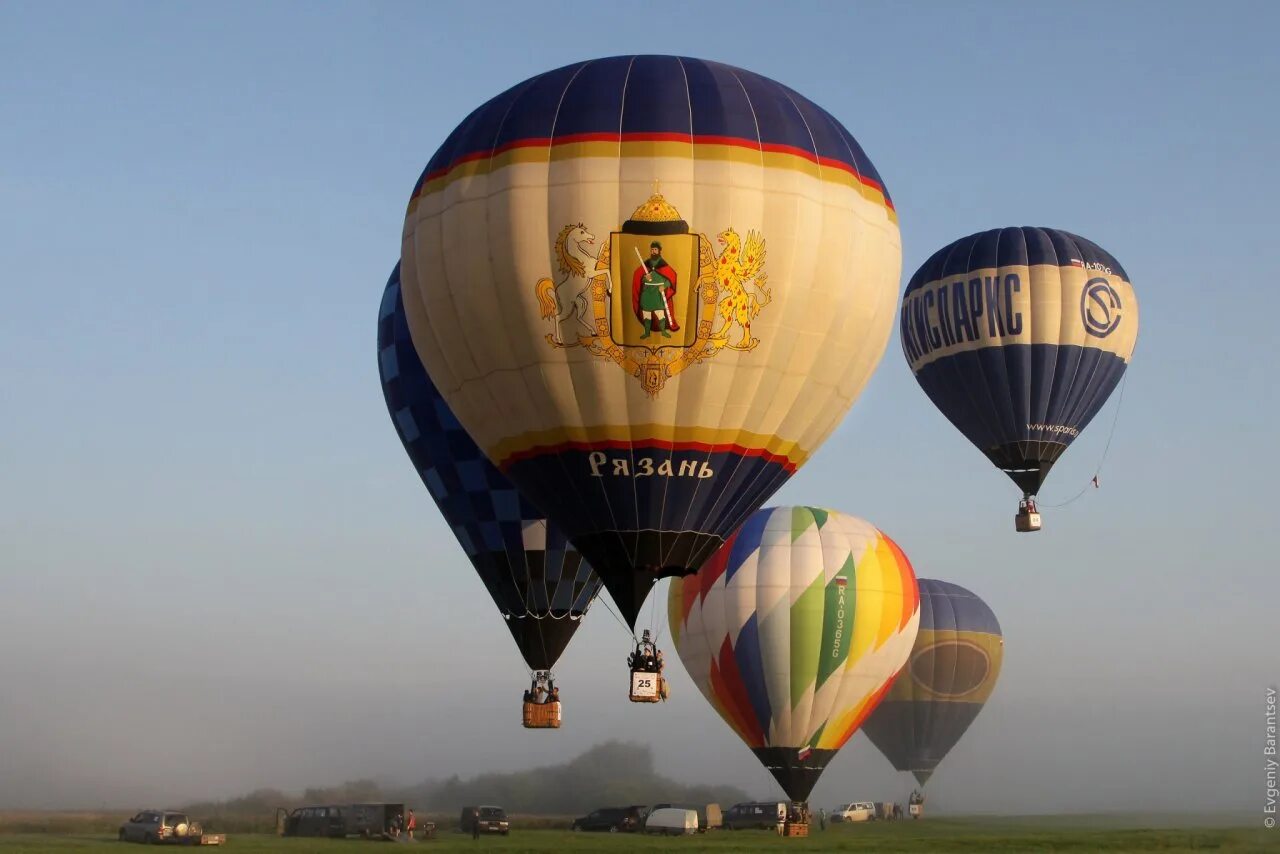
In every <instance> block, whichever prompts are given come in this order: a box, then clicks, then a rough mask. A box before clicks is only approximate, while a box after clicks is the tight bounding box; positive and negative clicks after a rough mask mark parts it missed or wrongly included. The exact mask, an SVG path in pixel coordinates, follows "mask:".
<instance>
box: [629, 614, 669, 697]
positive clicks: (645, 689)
mask: <svg viewBox="0 0 1280 854" xmlns="http://www.w3.org/2000/svg"><path fill="white" fill-rule="evenodd" d="M627 667H628V668H630V670H631V690H630V694H629V696H630V698H631V702H633V703H659V702H663V701H665V700H666V699H667V697H668V696H669V695H670V691H669V689H668V688H667V680H666V678H665V677H663V675H662V668H663V661H662V650H660V649H658V647H657V646H656V645H655V644H654V642H653V637H652V636H651V635H650V633H649V630H648V629H645V630H644V634H643V635H641V637H640V640H639V641H638V642H637V643H636V648H635V650H634V651H633V652H632V653H631V654H630V655H628V656H627Z"/></svg>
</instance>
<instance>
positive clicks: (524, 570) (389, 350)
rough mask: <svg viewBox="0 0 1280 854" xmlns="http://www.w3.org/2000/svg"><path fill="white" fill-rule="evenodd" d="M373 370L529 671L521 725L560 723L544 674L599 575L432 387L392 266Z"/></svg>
mask: <svg viewBox="0 0 1280 854" xmlns="http://www.w3.org/2000/svg"><path fill="white" fill-rule="evenodd" d="M378 374H379V376H380V378H381V380H382V393H383V397H384V398H385V399H386V403H387V412H388V413H389V414H390V415H391V421H392V423H393V424H394V425H395V429H396V434H397V435H398V436H399V437H400V441H401V442H402V443H403V444H404V449H405V451H406V452H407V453H408V454H409V459H410V460H411V461H412V462H413V466H414V468H415V469H417V471H418V474H419V476H420V477H421V478H422V482H423V483H424V484H426V487H427V491H428V492H430V493H431V497H432V498H433V499H434V500H435V502H436V506H437V507H439V508H440V512H441V514H443V516H444V518H445V521H446V522H447V523H448V525H449V527H450V529H452V531H453V534H454V536H455V537H457V538H458V542H459V543H460V544H461V545H462V548H463V551H465V552H466V554H467V557H468V558H469V559H470V560H471V564H472V565H473V566H474V567H475V569H476V572H477V573H478V574H479V575H480V580H481V581H482V582H483V583H484V586H485V589H486V590H488V591H489V595H490V596H492V597H493V601H494V603H495V604H497V606H498V609H499V611H501V613H502V616H503V618H504V620H505V621H506V624H507V628H508V629H510V631H511V636H512V637H513V638H514V639H515V642H516V646H517V647H519V648H520V654H521V655H523V656H524V660H525V663H526V664H528V666H529V669H530V670H531V671H533V672H534V673H533V686H532V687H531V689H530V691H529V692H527V694H526V708H525V714H526V718H525V723H526V725H527V726H559V722H560V716H559V692H558V690H557V689H556V687H555V684H554V682H553V681H552V680H551V679H550V671H551V668H552V667H554V666H555V663H556V660H557V659H559V658H560V654H561V653H562V652H564V648H565V646H566V645H567V644H568V643H569V639H570V638H572V637H573V633H574V632H575V631H577V629H578V624H579V623H580V621H581V620H582V617H583V616H584V615H585V614H586V613H587V609H588V607H590V605H591V602H592V600H593V599H594V598H595V597H596V594H597V593H598V592H599V590H600V579H599V578H598V577H597V576H596V574H595V573H594V572H592V570H591V567H590V565H588V564H587V562H586V561H584V560H583V559H582V556H581V555H580V554H579V553H578V551H577V550H575V549H574V548H573V546H571V545H570V544H569V543H568V541H567V540H566V538H565V536H564V534H563V533H562V532H561V531H560V530H559V529H558V528H557V527H556V526H555V525H553V524H550V523H548V522H547V520H546V519H545V518H544V517H543V516H542V514H541V513H539V512H538V511H537V510H536V509H534V508H533V506H532V505H530V504H529V502H528V501H527V500H526V499H525V498H524V497H523V496H521V494H520V492H519V491H518V490H517V489H516V487H515V485H514V484H512V483H511V481H509V480H507V479H506V478H505V477H503V476H502V474H501V473H500V472H499V471H498V470H497V469H496V468H494V467H493V464H492V463H490V462H489V460H488V459H487V458H486V457H485V455H484V454H483V453H481V451H480V449H479V448H477V447H476V444H475V442H473V441H472V440H471V437H470V436H468V435H467V432H466V430H464V429H463V428H462V426H461V425H459V424H458V421H457V419H455V418H454V417H453V413H452V412H450V411H449V406H448V404H446V403H445V401H444V399H443V398H442V397H441V396H440V393H439V392H438V391H436V387H435V386H434V385H433V384H432V382H431V378H430V377H429V376H427V372H426V371H425V370H424V369H423V367H422V363H421V362H419V361H418V355H417V353H416V352H415V351H414V349H413V343H412V342H411V341H410V339H409V326H408V323H407V321H406V319H405V314H404V303H403V301H402V300H401V292H400V265H399V264H397V265H396V268H395V270H393V271H392V273H391V278H390V279H389V280H388V281H387V286H386V290H384V291H383V293H382V307H381V310H380V311H379V313H378ZM531 695H537V696H531ZM538 701H542V702H538ZM531 705H534V706H539V707H545V708H530V706H531Z"/></svg>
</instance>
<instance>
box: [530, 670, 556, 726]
mask: <svg viewBox="0 0 1280 854" xmlns="http://www.w3.org/2000/svg"><path fill="white" fill-rule="evenodd" d="M523 721H524V727H525V729H559V728H560V689H559V688H557V687H556V683H555V679H553V678H552V676H551V674H550V673H547V672H546V671H538V672H536V673H534V675H533V681H532V682H531V683H530V685H529V690H527V691H525V692H524V705H523Z"/></svg>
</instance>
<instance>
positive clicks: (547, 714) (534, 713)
mask: <svg viewBox="0 0 1280 854" xmlns="http://www.w3.org/2000/svg"><path fill="white" fill-rule="evenodd" d="M524 725H525V726H526V727H527V728H529V729H559V728H560V703H559V702H554V703H525V704H524Z"/></svg>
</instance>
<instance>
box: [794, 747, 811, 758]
mask: <svg viewBox="0 0 1280 854" xmlns="http://www.w3.org/2000/svg"><path fill="white" fill-rule="evenodd" d="M812 753H813V748H812V747H802V748H800V752H799V753H797V754H796V756H797V757H798V758H799V759H800V760H801V761H804V760H805V759H808V758H809V756H810V754H812Z"/></svg>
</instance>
